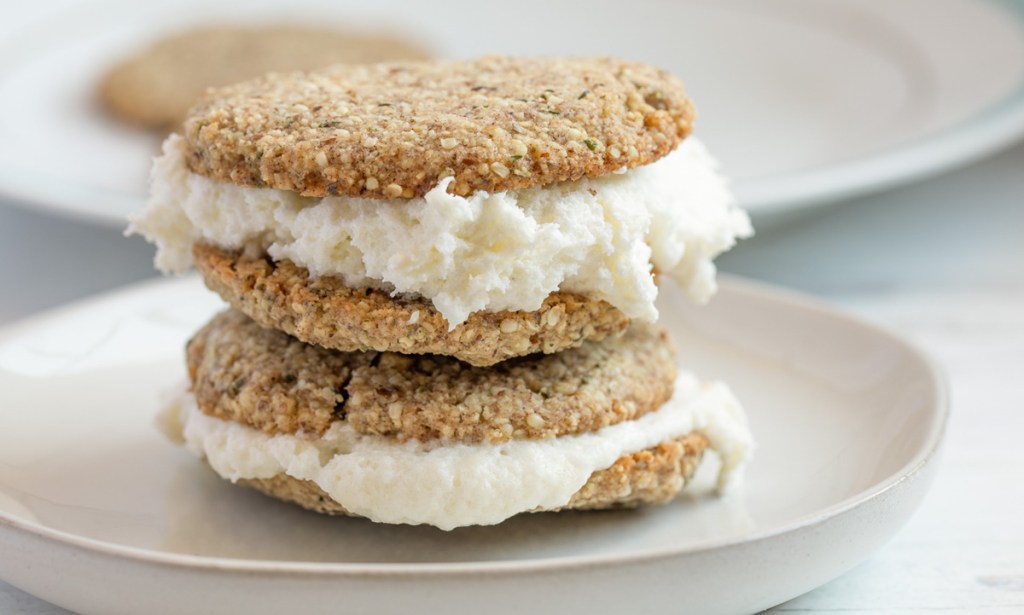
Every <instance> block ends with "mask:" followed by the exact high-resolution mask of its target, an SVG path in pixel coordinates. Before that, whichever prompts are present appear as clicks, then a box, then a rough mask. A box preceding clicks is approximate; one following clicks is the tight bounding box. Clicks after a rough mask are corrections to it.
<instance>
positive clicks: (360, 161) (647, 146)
mask: <svg viewBox="0 0 1024 615" xmlns="http://www.w3.org/2000/svg"><path fill="white" fill-rule="evenodd" d="M693 115H694V113H693V106H692V104H691V103H690V101H689V99H688V98H687V97H686V93H685V92H684V90H683V86H682V84H681V83H680V82H679V81H678V80H677V79H676V78H674V77H672V76H671V75H670V74H668V73H667V72H665V71H663V70H660V69H657V68H654V67H651V66H647V65H644V64H636V63H632V62H625V61H622V60H616V59H611V58H581V59H554V58H552V59H543V58H537V59H525V58H506V57H485V58H482V59H479V60H472V61H459V62H433V63H430V62H407V63H388V64H376V65H366V66H335V67H332V68H330V69H325V70H321V71H317V72H310V73H294V74H272V75H266V76H264V77H261V78H259V79H255V80H252V81H248V82H245V83H241V84H237V85H234V86H230V87H227V88H223V89H219V90H215V91H211V92H208V93H207V95H206V97H205V98H204V99H203V101H202V102H201V103H199V104H198V105H197V106H196V107H194V108H193V109H192V110H191V112H190V114H189V117H188V119H187V120H186V122H185V136H186V139H187V140H188V142H189V145H190V147H189V150H188V164H189V167H190V169H191V170H192V171H193V172H195V173H199V174H201V175H205V176H207V177H211V178H214V179H220V180H226V181H231V182H234V183H237V184H244V185H252V186H268V187H271V188H277V189H282V190H291V191H295V192H299V193H301V194H302V195H305V196H315V197H323V196H327V195H346V196H359V197H368V198H407V199H408V198H413V197H417V196H422V195H423V194H425V193H426V192H427V191H429V190H430V189H432V188H433V187H434V186H435V185H437V183H438V182H439V181H440V180H441V179H443V178H445V177H449V176H454V180H453V181H452V183H451V185H450V186H449V188H448V190H449V192H453V193H455V194H460V195H467V194H471V193H473V192H477V191H487V192H499V191H504V190H511V189H519V188H527V187H531V186H544V185H548V184H552V183H556V182H563V181H572V180H576V179H579V178H581V177H584V176H587V177H595V176H599V175H603V174H606V173H610V172H612V171H615V170H618V169H622V168H633V167H636V166H639V165H644V164H648V163H650V162H653V161H654V160H657V159H658V158H660V157H661V156H664V155H665V154H667V153H668V152H670V151H672V149H674V148H675V147H676V146H677V145H678V144H679V142H680V141H682V140H683V139H684V138H685V137H686V136H687V135H688V134H689V132H690V129H691V124H692V121H693Z"/></svg>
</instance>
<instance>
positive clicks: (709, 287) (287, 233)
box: [128, 135, 752, 327]
mask: <svg viewBox="0 0 1024 615" xmlns="http://www.w3.org/2000/svg"><path fill="white" fill-rule="evenodd" d="M184 146H185V142H184V140H183V139H182V138H181V137H180V136H177V135H172V136H171V137H170V138H168V139H167V141H166V142H165V143H164V153H163V155H162V156H161V157H159V158H157V160H156V162H155V164H154V167H153V173H152V178H151V195H150V199H149V202H148V205H147V207H146V209H145V211H143V212H142V213H141V214H139V215H137V216H135V217H133V218H132V221H131V225H130V226H129V228H128V232H129V233H140V234H142V235H144V236H145V237H146V238H147V239H148V240H150V241H151V242H154V243H156V245H157V255H156V265H157V267H158V268H160V269H161V270H163V271H165V272H183V271H185V270H187V269H188V267H189V266H191V252H190V249H191V245H192V243H193V242H195V241H197V240H205V241H208V242H211V243H213V244H216V245H219V246H222V247H226V248H242V247H249V248H255V249H257V250H261V251H266V252H268V253H269V254H270V255H271V256H272V257H273V258H275V259H288V260H291V261H293V262H295V263H296V264H298V265H300V266H302V267H305V268H307V269H309V271H310V272H311V273H312V274H313V275H315V276H323V275H336V276H340V277H341V278H342V279H344V281H345V283H346V284H347V285H349V286H352V287H357V288H363V287H375V288H384V289H387V290H390V291H395V292H400V293H416V294H419V295H421V296H423V297H425V298H427V299H430V300H431V301H432V302H433V304H434V305H435V306H436V307H437V309H438V310H439V311H440V312H441V313H442V314H443V315H444V317H445V318H446V319H447V320H448V323H449V325H450V326H451V327H455V326H456V325H458V324H459V323H461V322H463V321H464V320H465V319H466V318H467V317H468V316H469V315H470V314H471V313H473V312H476V311H479V310H490V311H497V310H505V309H508V310H527V311H533V310H536V309H538V308H539V307H540V305H541V303H542V302H543V301H544V299H545V298H546V297H547V296H548V295H549V294H551V293H552V292H554V291H556V290H558V289H562V290H566V291H573V292H578V293H580V294H583V295H586V296H589V297H594V298H597V299H603V300H605V301H607V302H609V303H611V304H612V305H614V306H615V307H617V308H619V309H620V310H622V311H623V312H624V313H625V314H626V315H627V316H629V317H631V318H637V319H639V320H647V321H653V320H655V319H656V318H657V316H658V312H657V310H656V309H655V307H654V300H655V298H656V296H657V293H658V289H657V287H656V286H655V284H654V281H653V279H652V277H651V266H652V264H653V266H654V267H655V268H656V269H657V270H658V271H659V272H660V273H661V274H663V275H665V276H667V277H669V278H671V279H673V280H674V281H675V282H677V283H678V284H680V285H681V286H682V287H683V288H684V289H685V290H686V291H687V292H688V294H689V296H690V297H691V298H692V299H693V300H695V301H697V302H703V301H706V300H707V299H708V298H709V297H710V296H711V295H712V294H713V293H714V291H715V266H714V264H713V263H712V259H713V258H714V257H715V256H717V255H718V254H719V253H721V252H723V251H725V250H727V249H729V248H730V247H732V245H733V244H734V243H735V241H736V239H737V238H738V237H744V236H747V235H749V234H751V232H752V231H751V227H750V221H749V219H748V218H747V216H746V214H745V213H744V212H743V211H742V210H740V209H738V208H737V207H736V206H735V203H734V199H733V196H732V194H731V193H730V192H729V190H728V187H727V185H726V182H725V180H724V178H723V177H722V176H721V175H720V174H719V173H718V171H717V165H716V163H715V161H714V160H713V159H712V158H711V157H710V155H709V154H708V153H707V151H706V150H705V149H704V147H703V145H701V144H700V143H699V142H698V141H697V140H695V139H693V138H689V139H687V140H685V141H684V142H683V143H682V145H680V146H679V148H678V149H677V150H676V151H675V152H672V153H671V154H669V155H668V156H665V157H664V158H662V159H661V160H658V161H657V162H654V163H652V164H649V165H646V166H642V167H638V168H635V169H632V170H630V171H627V172H623V173H619V174H611V175H605V176H602V177H598V178H594V179H583V180H580V181H576V182H568V183H564V184H557V185H553V186H545V187H541V188H529V189H524V190H517V191H509V192H499V193H495V194H488V193H476V194H474V195H471V196H470V197H468V198H464V197H460V196H455V195H451V194H448V193H447V192H446V189H447V187H448V184H449V183H450V182H451V179H445V180H442V181H441V182H440V183H439V184H438V185H437V186H436V187H435V188H434V189H433V190H431V191H430V192H428V193H427V194H426V195H425V196H424V197H423V198H416V199H411V200H402V199H395V200H387V201H381V200H374V199H362V198H352V197H328V198H323V199H316V198H306V197H301V196H299V195H298V194H296V193H293V192H288V191H283V190H274V189H270V188H253V187H247V186H238V185H235V184H231V183H227V182H220V181H215V180H211V179H208V178H205V177H202V176H200V175H197V174H194V173H191V172H189V170H188V168H187V167H186V165H185V160H184V155H183V151H182V148H183V147H184Z"/></svg>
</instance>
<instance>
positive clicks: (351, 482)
mask: <svg viewBox="0 0 1024 615" xmlns="http://www.w3.org/2000/svg"><path fill="white" fill-rule="evenodd" d="M162 423H163V426H164V428H165V431H166V432H167V433H168V435H170V436H171V437H173V438H175V439H183V440H184V441H185V443H186V444H187V446H188V448H189V449H190V450H192V451H193V452H194V453H195V454H197V455H199V456H200V457H203V458H205V459H206V460H207V461H208V462H209V464H210V466H211V467H212V468H213V469H214V470H215V471H216V472H217V473H218V474H219V475H220V476H222V477H223V478H226V479H228V480H231V481H236V480H239V479H246V478H270V477H273V476H276V475H278V474H281V473H284V474H287V475H288V476H292V477H294V478H297V479H301V480H310V481H313V482H314V483H316V484H317V485H319V486H320V488H321V489H323V490H324V491H326V492H327V493H328V494H329V495H330V496H331V497H332V498H334V500H336V501H337V502H339V503H340V504H341V505H342V506H344V507H345V508H346V509H348V510H349V511H351V512H354V513H356V514H359V515H362V516H364V517H367V518H369V519H372V520H374V521H378V522H384V523H407V524H429V525H433V526H436V527H439V528H441V529H444V530H450V529H453V528H456V527H461V526H466V525H491V524H495V523H499V522H501V521H503V520H504V519H507V518H509V517H511V516H512V515H515V514H518V513H521V512H525V511H529V510H536V509H552V508H558V507H560V506H564V505H565V504H566V503H568V501H569V499H570V498H571V497H572V495H573V494H574V493H575V492H576V491H578V490H579V489H580V488H581V487H583V485H584V484H585V483H586V481H587V479H588V478H589V477H590V475H591V474H593V473H594V472H596V471H598V470H602V469H604V468H607V467H609V466H610V465H612V463H614V462H615V460H617V459H618V458H619V457H622V456H623V455H628V454H631V453H634V452H637V451H640V450H643V449H646V448H650V447H652V446H655V445H657V444H658V443H660V442H664V441H666V440H670V439H673V438H676V437H679V436H681V435H684V434H687V433H690V432H693V431H698V432H700V433H702V434H704V435H705V436H706V437H707V438H708V439H709V441H710V443H711V449H712V450H713V451H715V452H716V453H717V455H718V457H719V459H720V461H721V467H720V471H719V472H720V473H719V486H720V487H722V488H724V487H726V486H727V485H729V484H732V483H734V482H736V480H737V479H738V478H739V477H740V476H741V475H742V470H743V467H744V465H745V464H746V462H747V460H748V458H749V457H750V454H751V452H752V450H753V447H754V443H753V438H752V437H751V435H750V431H749V429H748V427H747V420H746V416H745V415H744V413H743V410H742V408H741V407H740V405H739V402H738V401H737V400H736V398H735V397H734V396H733V395H732V393H731V392H730V391H729V389H728V388H727V387H726V386H725V385H723V384H721V383H718V382H715V383H711V384H703V385H702V384H700V383H698V381H697V379H696V378H695V377H694V376H693V375H692V374H689V373H686V372H682V373H680V375H679V378H678V380H677V382H676V390H675V394H674V395H673V397H672V399H671V400H669V402H668V403H666V404H665V405H664V406H663V407H662V408H660V409H659V410H657V411H656V412H652V413H649V414H646V415H644V416H643V417H641V418H639V419H637V420H635V421H627V422H624V423H619V424H616V425H611V426H609V427H605V428H604V429H601V430H600V431H597V432H594V433H588V434H582V435H576V436H565V437H561V438H554V439H548V440H514V441H511V442H507V443H504V444H500V445H492V444H472V445H470V444H457V443H455V444H453V443H441V442H431V443H420V442H417V441H411V442H406V443H403V444H399V443H396V442H394V441H391V440H388V439H386V438H382V437H380V436H367V435H361V434H358V433H356V432H355V431H354V430H353V429H352V428H351V427H350V426H348V424H346V423H344V422H337V423H335V424H334V425H333V426H332V427H331V428H330V429H329V430H328V431H327V433H326V434H324V436H323V437H321V438H319V439H311V438H306V437H302V436H301V435H280V434H279V435H274V436H270V435H268V434H266V433H263V432H261V431H259V430H256V429H253V428H251V427H247V426H244V425H241V424H239V423H234V422H230V421H223V420H220V419H217V418H214V417H210V416H207V415H205V414H203V413H202V412H200V411H199V410H198V408H197V407H196V404H195V400H194V398H193V397H192V396H191V394H187V393H186V394H183V395H181V396H180V397H179V398H178V399H177V400H176V401H175V402H174V403H173V404H171V406H169V407H168V409H167V410H166V411H165V413H164V414H163V416H162Z"/></svg>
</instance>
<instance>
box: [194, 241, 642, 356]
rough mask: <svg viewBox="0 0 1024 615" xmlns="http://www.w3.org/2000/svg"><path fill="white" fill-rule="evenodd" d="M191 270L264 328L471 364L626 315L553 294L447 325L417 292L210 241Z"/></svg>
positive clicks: (599, 330) (592, 334) (572, 339)
mask: <svg viewBox="0 0 1024 615" xmlns="http://www.w3.org/2000/svg"><path fill="white" fill-rule="evenodd" d="M193 258H194V262H195V266H196V269H197V270H198V271H199V273H200V274H201V275H202V276H203V279H204V281H205V282H206V285H207V286H208V287H209V288H210V289H211V290H213V291H215V292H217V293H218V294H219V295H220V296H221V297H223V298H224V300H225V301H227V302H228V303H230V304H231V305H232V306H234V307H235V308H236V309H238V310H241V311H242V312H244V313H245V314H247V315H248V316H249V317H250V318H253V319H254V320H256V321H257V322H259V323H260V324H261V325H263V326H265V327H272V328H275V329H280V330H281V331H284V332H285V333H288V334H289V335H293V336H295V337H297V338H298V339H300V340H302V341H304V342H308V343H310V344H315V345H317V346H323V347H326V348H333V349H336V350H344V351H355V350H379V351H394V352H401V353H404V354H439V355H447V356H453V357H456V358H458V359H460V360H462V361H465V362H467V363H470V364H472V365H478V366H487V365H493V364H495V363H498V362H500V361H503V360H506V359H508V358H510V357H517V356H523V355H528V354H533V353H538V352H541V353H548V354H550V353H554V352H558V351H561V350H564V349H566V348H572V347H575V346H579V345H580V344H582V343H583V342H584V341H585V340H588V339H589V340H600V339H603V338H604V337H606V336H607V335H609V334H613V333H620V332H621V331H623V330H625V328H626V327H627V325H628V324H629V319H628V318H627V317H626V315H625V314H623V313H622V312H621V311H619V310H618V309H616V308H614V307H612V306H611V305H610V304H609V303H606V302H604V301H600V300H596V299H588V298H586V297H583V296H581V295H576V294H571V293H563V292H556V293H553V294H551V295H549V296H548V297H547V299H546V300H545V301H544V303H543V304H542V305H541V308H540V309H539V310H537V311H535V312H523V311H515V312H510V311H501V312H476V313H474V314H471V315H470V317H469V319H468V320H466V322H464V323H462V324H461V325H459V326H458V327H456V328H455V329H454V330H452V331H449V330H448V322H447V321H446V320H445V319H444V317H443V316H442V315H441V313H440V312H438V311H437V309H436V308H434V306H433V304H432V303H431V302H430V301H428V300H426V299H422V298H418V297H410V296H398V297H392V296H391V295H390V294H388V293H387V292H384V291H379V290H362V289H360V290H355V289H351V288H348V287H346V286H345V285H344V283H343V282H342V281H341V279H339V278H334V277H330V276H325V277H320V278H316V279H311V278H310V276H309V272H308V271H306V270H305V269H304V268H301V267H297V266H295V265H294V264H293V263H291V262H289V261H279V262H272V261H270V260H269V259H264V258H259V257H250V256H246V255H244V254H243V253H241V252H232V251H228V250H223V249H221V248H218V247H215V246H212V245H209V244H202V243H199V244H196V245H195V246H194V248H193Z"/></svg>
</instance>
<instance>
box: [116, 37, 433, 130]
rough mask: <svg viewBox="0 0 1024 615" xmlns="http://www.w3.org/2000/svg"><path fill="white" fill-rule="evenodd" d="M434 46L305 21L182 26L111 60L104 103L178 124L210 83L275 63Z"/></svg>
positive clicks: (408, 52)
mask: <svg viewBox="0 0 1024 615" xmlns="http://www.w3.org/2000/svg"><path fill="white" fill-rule="evenodd" d="M431 55H432V54H431V53H430V52H429V51H427V49H426V48H425V47H423V46H421V45H420V44H418V43H417V42H415V41H410V40H407V39H406V38H403V37H402V36H401V35H398V34H394V33H357V32H354V31H344V30H334V29H323V28H315V27H303V26H296V25H290V26H269V27H232V26H212V27H202V28H198V29H193V30H189V31H185V32H180V33H177V34H174V35H172V36H169V37H167V38H164V39H161V40H159V41H157V42H155V43H153V44H152V45H151V46H150V47H149V48H147V49H145V50H142V51H140V52H139V53H137V54H136V55H134V56H132V57H129V58H127V59H125V60H123V61H122V62H120V63H119V64H117V65H116V66H114V67H112V68H111V69H110V71H109V72H107V73H106V75H105V76H104V77H103V80H102V82H101V83H100V90H99V94H100V98H101V100H102V102H103V104H104V106H105V107H107V109H109V110H110V111H111V112H112V113H113V114H114V115H116V116H117V117H118V118H120V119H122V120H125V121H127V122H130V123H133V124H137V125H139V126H144V127H147V128H153V129H170V128H173V127H174V126H175V125H177V124H180V123H181V122H182V120H183V119H184V117H185V114H186V112H187V111H188V108H189V107H190V106H191V105H192V103H193V102H194V101H195V100H196V99H197V98H198V97H199V96H200V95H201V94H202V93H203V92H204V91H205V90H206V88H208V87H216V86H221V85H228V84H231V83H235V82H237V81H243V80H246V79H249V78H252V77H256V76H259V75H261V74H263V73H267V72H273V71H295V70H310V69H314V68H320V67H324V66H328V65H331V64H337V63H347V64H361V63H370V62H384V61H388V60H416V59H428V58H430V57H431Z"/></svg>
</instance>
